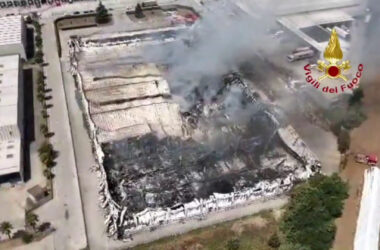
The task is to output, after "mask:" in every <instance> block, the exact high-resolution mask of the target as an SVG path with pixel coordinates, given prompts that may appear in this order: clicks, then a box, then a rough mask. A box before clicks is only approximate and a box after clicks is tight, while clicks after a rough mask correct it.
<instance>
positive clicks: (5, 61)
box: [0, 55, 19, 127]
mask: <svg viewBox="0 0 380 250" xmlns="http://www.w3.org/2000/svg"><path fill="white" fill-rule="evenodd" d="M18 80H19V55H11V56H2V57H0V127H1V126H7V125H15V124H17V102H18V85H19V83H18Z"/></svg>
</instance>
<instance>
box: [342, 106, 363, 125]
mask: <svg viewBox="0 0 380 250" xmlns="http://www.w3.org/2000/svg"><path fill="white" fill-rule="evenodd" d="M366 119H367V116H366V115H365V113H364V112H363V110H362V108H361V106H360V105H354V106H351V107H350V108H349V109H348V112H347V113H346V115H345V117H344V119H343V121H342V125H343V127H344V128H345V129H348V130H351V129H354V128H357V127H359V126H360V125H361V124H362V123H363V122H364V121H365V120H366Z"/></svg>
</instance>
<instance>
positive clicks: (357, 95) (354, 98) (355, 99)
mask: <svg viewBox="0 0 380 250" xmlns="http://www.w3.org/2000/svg"><path fill="white" fill-rule="evenodd" d="M363 97H364V92H363V89H362V88H357V89H355V90H354V91H353V92H352V95H351V97H350V99H349V100H348V104H349V105H350V106H353V105H356V104H359V105H360V104H362V100H363Z"/></svg>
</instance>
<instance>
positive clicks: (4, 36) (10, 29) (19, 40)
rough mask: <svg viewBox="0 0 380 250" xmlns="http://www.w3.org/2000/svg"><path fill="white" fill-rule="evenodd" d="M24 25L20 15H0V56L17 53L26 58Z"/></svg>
mask: <svg viewBox="0 0 380 250" xmlns="http://www.w3.org/2000/svg"><path fill="white" fill-rule="evenodd" d="M25 47H26V27H25V23H24V19H23V18H22V16H6V17H0V56H4V55H14V54H18V55H20V56H21V57H22V58H24V59H25V58H26V53H25Z"/></svg>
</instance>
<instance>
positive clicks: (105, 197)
mask: <svg viewBox="0 0 380 250" xmlns="http://www.w3.org/2000/svg"><path fill="white" fill-rule="evenodd" d="M71 42H72V43H71ZM69 44H70V46H69V47H70V50H69V53H70V62H71V69H70V70H71V73H72V75H73V76H75V77H76V80H77V83H78V91H79V93H80V95H81V100H82V104H83V110H82V112H84V114H85V115H84V116H85V119H86V121H87V124H88V129H89V135H90V138H91V141H92V146H93V150H94V155H95V160H96V162H97V163H98V166H96V167H95V171H96V172H97V175H98V179H99V202H100V206H101V207H102V208H103V209H105V218H106V219H105V222H104V223H105V224H106V227H107V232H108V234H109V235H110V236H112V235H115V233H116V232H117V229H118V226H117V222H118V220H119V216H120V211H121V207H120V206H119V205H118V204H117V203H116V202H115V201H114V200H113V199H112V196H111V194H110V192H109V188H108V182H107V175H106V172H105V170H104V168H103V159H104V153H103V150H102V148H101V146H100V143H99V142H98V139H97V136H96V128H95V124H94V122H93V121H92V119H91V116H90V113H89V106H88V102H87V100H86V98H85V95H84V92H83V86H82V78H81V75H80V73H79V72H78V68H77V66H78V62H77V60H76V57H75V53H76V51H78V50H79V48H80V47H79V43H78V42H77V41H76V40H71V41H69ZM71 45H73V46H71Z"/></svg>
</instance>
